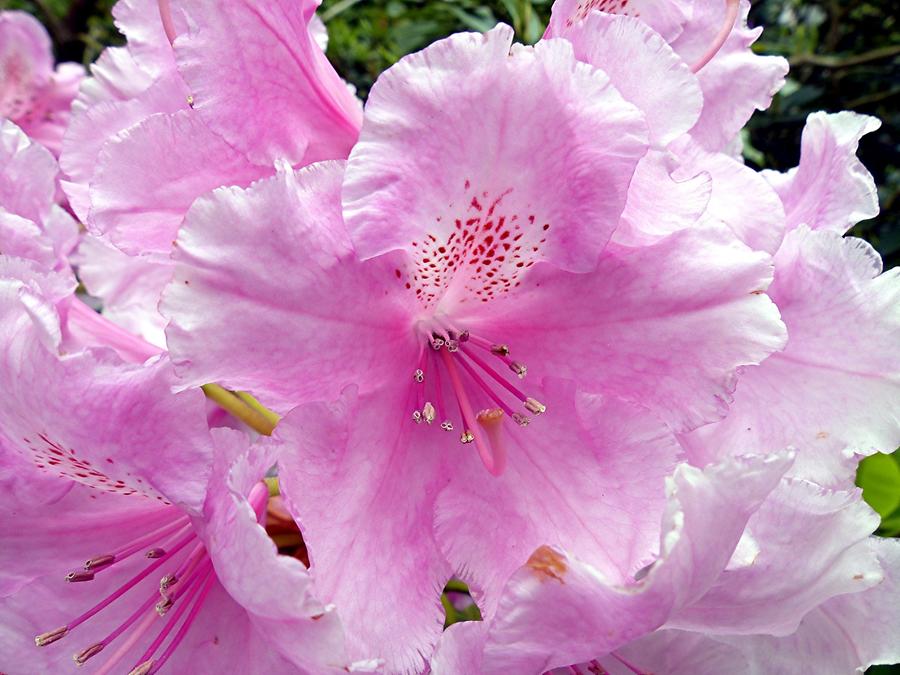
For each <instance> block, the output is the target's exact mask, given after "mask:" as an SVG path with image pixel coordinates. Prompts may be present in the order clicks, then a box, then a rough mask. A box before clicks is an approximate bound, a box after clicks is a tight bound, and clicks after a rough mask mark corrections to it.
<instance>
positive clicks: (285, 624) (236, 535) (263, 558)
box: [204, 429, 346, 672]
mask: <svg viewBox="0 0 900 675" xmlns="http://www.w3.org/2000/svg"><path fill="white" fill-rule="evenodd" d="M214 433H215V438H216V441H217V444H218V445H219V446H220V448H221V447H222V446H226V445H228V446H232V447H231V448H229V449H228V451H227V453H223V452H221V451H220V452H219V453H218V454H217V459H216V467H215V469H214V472H213V477H212V480H211V485H210V489H209V492H208V493H207V500H206V505H205V508H204V512H205V513H204V515H205V518H206V524H205V535H206V537H205V538H206V540H207V542H208V543H207V550H208V551H209V555H210V558H211V559H212V561H213V564H214V566H215V570H216V575H217V577H218V579H219V582H220V583H221V584H222V585H223V586H224V587H225V589H226V590H227V591H228V593H229V595H230V596H231V597H232V598H234V600H235V601H237V602H238V603H239V604H240V606H241V607H243V608H244V609H245V610H246V611H247V612H249V613H250V620H251V621H252V623H253V624H254V626H255V627H256V628H257V630H258V631H259V632H260V633H261V634H263V635H266V636H267V638H268V639H269V640H270V641H271V643H272V644H273V646H275V647H276V649H277V650H278V651H279V652H281V653H282V655H283V656H284V657H285V658H288V659H290V660H291V662H292V663H294V664H295V665H296V666H298V667H302V668H305V669H308V670H310V672H321V671H322V670H323V669H325V668H327V667H328V666H329V665H330V666H333V667H335V669H337V668H338V667H339V666H340V665H342V664H343V663H345V662H346V657H345V656H344V654H343V651H344V645H343V634H342V631H341V627H340V623H339V622H338V620H337V616H336V615H335V613H334V612H333V611H330V610H326V608H325V607H324V606H323V605H322V603H321V602H319V601H318V600H317V599H316V598H315V597H314V595H313V585H312V578H311V576H310V574H309V572H308V571H307V570H306V568H305V567H304V566H303V564H302V563H301V562H300V561H299V560H297V559H296V558H293V557H289V556H284V555H279V554H278V551H277V549H276V547H275V544H274V542H273V541H272V540H271V539H270V538H269V536H268V535H267V534H266V531H265V529H264V528H263V527H262V526H260V525H259V524H258V522H257V517H256V513H255V512H254V510H253V507H252V506H251V504H250V502H249V501H248V500H247V496H248V495H249V494H250V490H251V489H252V488H253V486H254V485H255V484H256V483H258V482H259V481H260V480H262V479H263V478H264V477H265V475H266V472H267V470H268V469H269V468H270V467H271V466H272V464H273V462H274V461H275V453H274V452H272V450H273V448H271V446H269V447H266V446H262V447H255V448H253V449H252V450H250V449H248V444H247V441H246V435H245V434H243V433H242V432H237V431H232V430H230V429H219V430H216V431H215V432H214ZM228 454H231V455H236V456H235V457H234V458H233V459H232V458H231V457H227V455H228Z"/></svg>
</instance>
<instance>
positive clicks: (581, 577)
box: [482, 455, 791, 674]
mask: <svg viewBox="0 0 900 675" xmlns="http://www.w3.org/2000/svg"><path fill="white" fill-rule="evenodd" d="M790 461H791V460H790V457H789V456H787V455H780V456H778V455H773V456H769V457H766V458H759V457H757V458H744V459H741V460H736V461H735V460H732V461H729V462H725V463H723V464H720V465H716V466H715V467H709V468H708V469H706V470H703V471H701V470H699V469H697V468H695V467H691V466H689V465H686V464H684V465H681V466H679V467H678V469H676V471H675V474H674V476H673V477H672V479H671V480H670V483H669V486H668V493H669V507H668V509H667V513H666V514H665V516H664V517H663V522H662V530H661V535H660V536H661V538H660V555H659V560H658V561H657V562H656V563H654V564H653V565H652V566H651V567H650V568H649V571H647V572H646V574H644V575H643V576H641V578H640V579H639V580H637V581H634V582H633V583H629V584H616V583H613V582H611V581H610V580H609V579H607V578H605V577H604V576H603V575H602V574H601V573H600V572H599V571H598V570H597V569H596V568H595V567H594V566H593V565H591V564H590V563H588V562H586V561H582V560H579V559H577V558H575V557H572V556H568V555H566V554H565V553H563V552H562V551H559V550H556V549H552V548H549V547H541V548H540V549H538V550H537V551H535V552H534V554H533V555H532V556H531V558H529V560H528V563H527V564H526V565H524V566H523V567H522V568H521V569H520V570H519V571H517V572H516V573H515V574H514V575H513V576H512V577H511V578H510V581H509V582H508V583H507V586H506V589H505V591H504V594H503V597H502V599H501V601H500V605H499V608H498V610H497V614H496V618H495V619H494V622H493V625H492V626H491V627H490V631H489V635H488V639H487V642H486V645H485V656H484V664H483V666H484V667H483V671H482V672H483V673H486V674H488V673H498V674H499V673H509V672H536V673H537V672H543V671H546V670H549V669H551V668H556V667H561V666H566V665H569V664H572V663H582V662H585V661H590V660H591V659H593V658H595V657H596V656H597V655H602V654H608V653H609V652H611V651H614V650H616V649H618V648H619V647H621V646H622V645H624V644H627V643H628V642H631V641H632V640H635V639H637V638H639V637H641V636H642V635H644V634H645V633H648V632H650V631H652V630H655V629H656V628H658V627H659V626H661V625H662V624H663V623H664V622H665V621H666V620H667V619H668V618H669V616H670V615H671V614H672V613H673V612H674V611H677V610H678V609H680V608H681V607H683V606H685V605H688V604H690V603H692V602H694V601H696V600H697V599H698V598H699V597H702V596H703V594H704V593H705V592H706V591H707V590H708V589H709V587H710V586H712V584H713V583H714V582H715V580H716V578H717V577H718V576H719V575H720V574H721V572H722V570H723V569H725V567H726V565H727V564H728V560H729V558H730V557H731V555H732V553H733V551H734V549H735V547H736V546H737V543H738V540H739V539H740V537H741V534H742V532H743V530H744V527H745V526H746V524H747V521H748V520H749V518H750V516H751V515H752V514H753V512H754V511H755V510H756V509H757V508H759V505H760V503H761V502H762V501H763V500H764V499H765V497H766V496H767V495H768V494H769V492H771V490H772V489H773V488H774V487H775V486H776V485H777V483H778V481H779V479H780V478H781V476H782V475H783V473H784V471H785V470H786V469H787V468H788V466H789V465H790Z"/></svg>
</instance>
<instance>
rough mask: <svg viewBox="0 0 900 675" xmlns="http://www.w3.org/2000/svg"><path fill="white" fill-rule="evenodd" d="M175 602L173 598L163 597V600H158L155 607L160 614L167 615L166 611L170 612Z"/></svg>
mask: <svg viewBox="0 0 900 675" xmlns="http://www.w3.org/2000/svg"><path fill="white" fill-rule="evenodd" d="M174 604H175V602H174V601H173V600H172V598H163V599H162V600H160V601H159V602H157V603H156V605H154V607H155V609H156V613H157V614H159V615H160V616H165V614H166V612H168V611H169V610H170V609H171V608H172V605H174Z"/></svg>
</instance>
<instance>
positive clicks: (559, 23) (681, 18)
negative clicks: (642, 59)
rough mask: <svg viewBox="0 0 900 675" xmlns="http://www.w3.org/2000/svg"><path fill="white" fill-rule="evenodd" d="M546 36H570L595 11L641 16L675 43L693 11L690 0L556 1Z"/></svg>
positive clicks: (668, 40) (645, 21) (651, 26)
mask: <svg viewBox="0 0 900 675" xmlns="http://www.w3.org/2000/svg"><path fill="white" fill-rule="evenodd" d="M552 10H553V11H552V14H551V17H550V25H548V26H547V33H546V34H545V35H544V37H545V38H546V37H559V36H564V37H568V31H569V30H570V29H572V27H573V26H575V25H576V24H577V23H578V22H580V21H582V20H583V19H586V18H588V17H589V16H590V15H591V13H592V12H609V13H610V14H624V15H627V16H634V17H640V18H641V20H642V21H643V22H644V23H646V24H647V25H648V26H650V28H652V29H653V30H655V31H656V32H657V33H659V34H660V35H662V36H663V38H664V39H665V40H666V41H667V42H672V40H674V39H675V38H676V37H678V35H679V34H680V33H681V31H682V30H683V29H684V24H685V23H686V22H687V20H688V17H689V16H690V14H691V7H690V4H689V2H687V0H662V1H660V0H631V1H630V2H629V1H628V0H625V1H624V2H623V1H622V0H556V1H555V2H554V3H553V8H552Z"/></svg>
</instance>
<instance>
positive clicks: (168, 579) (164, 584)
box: [159, 574, 178, 593]
mask: <svg viewBox="0 0 900 675" xmlns="http://www.w3.org/2000/svg"><path fill="white" fill-rule="evenodd" d="M176 583H178V577H176V576H175V575H174V574H167V575H166V576H164V577H163V578H162V579H160V580H159V592H160V593H165V592H166V591H167V590H169V589H170V588H172V586H174V585H175V584H176Z"/></svg>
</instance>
